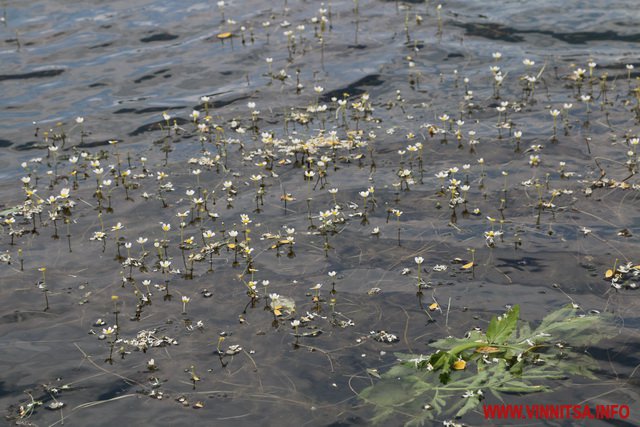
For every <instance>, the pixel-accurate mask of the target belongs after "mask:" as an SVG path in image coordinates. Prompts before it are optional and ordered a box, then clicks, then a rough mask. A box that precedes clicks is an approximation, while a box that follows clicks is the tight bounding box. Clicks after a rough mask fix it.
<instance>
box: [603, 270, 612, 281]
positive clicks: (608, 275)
mask: <svg viewBox="0 0 640 427" xmlns="http://www.w3.org/2000/svg"><path fill="white" fill-rule="evenodd" d="M604 277H605V279H610V278H611V277H613V270H612V269H608V270H607V272H606V273H604Z"/></svg>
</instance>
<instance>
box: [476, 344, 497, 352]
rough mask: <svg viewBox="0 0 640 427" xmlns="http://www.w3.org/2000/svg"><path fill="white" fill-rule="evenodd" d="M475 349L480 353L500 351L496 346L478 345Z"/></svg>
mask: <svg viewBox="0 0 640 427" xmlns="http://www.w3.org/2000/svg"><path fill="white" fill-rule="evenodd" d="M476 351H477V352H478V353H482V354H489V353H498V352H500V349H499V348H498V347H490V346H485V347H478V348H477V349H476Z"/></svg>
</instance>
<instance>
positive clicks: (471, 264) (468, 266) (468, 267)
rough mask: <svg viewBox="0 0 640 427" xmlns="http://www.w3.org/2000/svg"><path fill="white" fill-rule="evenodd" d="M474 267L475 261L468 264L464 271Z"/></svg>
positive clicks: (463, 267)
mask: <svg viewBox="0 0 640 427" xmlns="http://www.w3.org/2000/svg"><path fill="white" fill-rule="evenodd" d="M473 266H474V264H473V261H472V262H468V263H466V264H465V265H463V266H462V269H463V270H468V269H470V268H471V267H473Z"/></svg>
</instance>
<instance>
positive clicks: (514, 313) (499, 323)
mask: <svg viewBox="0 0 640 427" xmlns="http://www.w3.org/2000/svg"><path fill="white" fill-rule="evenodd" d="M519 317H520V306H519V305H515V306H513V308H511V310H509V311H507V312H506V313H505V314H504V315H503V316H501V317H492V318H491V322H489V327H488V328H487V340H488V341H489V342H490V343H491V344H504V343H505V342H506V341H507V340H508V339H509V338H510V337H511V335H512V334H513V332H514V331H515V330H516V326H518V318H519Z"/></svg>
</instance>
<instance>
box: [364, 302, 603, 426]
mask: <svg viewBox="0 0 640 427" xmlns="http://www.w3.org/2000/svg"><path fill="white" fill-rule="evenodd" d="M519 317H520V307H519V306H517V305H516V306H513V307H512V308H511V309H509V310H508V311H507V312H506V313H505V314H503V315H501V316H494V317H492V318H491V321H490V322H489V325H488V327H487V329H486V331H484V332H483V331H480V330H478V329H474V330H472V331H470V332H468V333H467V334H466V335H465V336H464V337H463V338H454V337H449V338H444V339H440V340H437V341H435V342H432V343H430V344H429V346H430V347H431V348H433V349H434V350H435V351H434V352H433V353H430V354H427V355H421V354H397V357H398V360H399V362H398V364H396V365H395V366H393V367H392V368H391V369H389V370H388V371H387V372H385V373H383V374H381V375H378V377H379V378H378V380H377V381H376V380H374V381H375V383H374V384H373V385H372V386H370V387H367V388H365V389H363V390H361V391H360V392H359V393H358V396H359V397H360V398H361V399H363V400H364V401H365V402H367V403H370V404H373V405H375V408H376V416H375V417H374V418H373V420H372V422H374V423H376V424H379V423H384V422H385V421H388V419H389V417H392V416H395V417H401V418H403V419H404V420H405V421H406V422H405V425H424V424H425V423H427V422H428V421H429V420H433V419H434V418H436V417H438V418H439V417H442V416H445V415H448V416H454V417H462V416H464V415H465V414H467V413H468V412H469V411H472V410H474V409H475V408H476V407H477V406H478V405H480V403H481V402H482V401H483V400H484V399H485V395H486V394H488V393H491V394H493V395H495V396H496V398H497V399H499V400H502V397H501V394H503V393H537V392H543V391H550V390H551V389H552V388H551V386H550V385H549V381H552V380H561V379H566V378H568V377H570V376H585V377H588V378H592V379H595V378H596V375H595V374H596V372H597V370H598V364H597V363H596V362H595V360H594V359H592V358H591V357H590V356H589V355H588V353H586V352H583V351H581V349H582V348H584V347H588V346H589V345H594V344H596V343H598V342H599V341H600V340H602V339H604V338H606V337H609V336H611V331H612V324H611V320H612V319H611V318H610V316H607V315H604V314H600V315H596V314H581V313H580V308H579V307H578V306H577V305H575V304H569V305H567V306H565V307H563V308H560V309H558V310H556V311H554V312H552V313H550V314H549V315H547V316H546V317H545V318H544V319H543V320H542V322H541V323H540V324H539V325H538V326H537V327H535V328H532V327H531V326H530V325H529V324H527V323H524V322H521V321H520V322H519Z"/></svg>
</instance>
